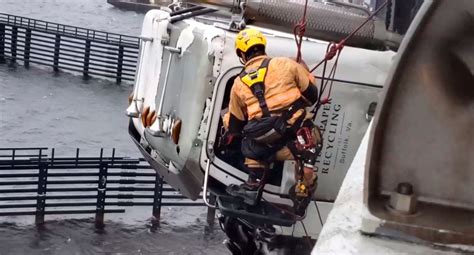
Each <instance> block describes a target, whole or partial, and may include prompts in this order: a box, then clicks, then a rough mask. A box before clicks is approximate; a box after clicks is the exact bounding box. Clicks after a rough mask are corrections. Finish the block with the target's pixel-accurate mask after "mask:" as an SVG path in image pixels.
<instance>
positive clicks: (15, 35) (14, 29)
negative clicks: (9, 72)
mask: <svg viewBox="0 0 474 255" xmlns="http://www.w3.org/2000/svg"><path fill="white" fill-rule="evenodd" d="M17 39H18V27H15V26H12V36H11V45H10V52H11V55H12V58H11V62H10V63H11V64H13V63H15V62H16V48H17V47H16V46H17Z"/></svg>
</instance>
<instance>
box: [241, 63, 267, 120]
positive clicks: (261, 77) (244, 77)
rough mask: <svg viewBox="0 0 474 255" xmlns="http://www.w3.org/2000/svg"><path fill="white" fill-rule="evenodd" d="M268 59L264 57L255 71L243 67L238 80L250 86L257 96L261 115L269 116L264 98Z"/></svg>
mask: <svg viewBox="0 0 474 255" xmlns="http://www.w3.org/2000/svg"><path fill="white" fill-rule="evenodd" d="M270 60H271V58H266V59H264V60H263V62H262V64H261V65H260V67H259V68H258V69H257V70H256V71H253V72H247V71H245V69H244V70H242V72H241V73H240V75H239V77H240V80H241V81H242V82H243V83H244V84H245V85H247V86H248V87H249V88H250V90H251V91H252V94H253V95H254V96H255V97H256V98H257V100H258V105H259V106H260V109H261V110H262V116H263V117H270V116H271V115H270V110H269V109H268V105H267V102H266V100H265V77H266V76H267V71H268V65H269V64H270Z"/></svg>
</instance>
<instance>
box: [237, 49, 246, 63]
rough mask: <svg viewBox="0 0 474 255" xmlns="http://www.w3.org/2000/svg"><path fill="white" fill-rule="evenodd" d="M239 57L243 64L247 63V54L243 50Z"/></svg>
mask: <svg viewBox="0 0 474 255" xmlns="http://www.w3.org/2000/svg"><path fill="white" fill-rule="evenodd" d="M238 57H239V61H240V63H241V64H242V65H245V63H246V62H247V60H246V59H245V55H244V54H243V53H242V52H241V53H240V54H239V56H238Z"/></svg>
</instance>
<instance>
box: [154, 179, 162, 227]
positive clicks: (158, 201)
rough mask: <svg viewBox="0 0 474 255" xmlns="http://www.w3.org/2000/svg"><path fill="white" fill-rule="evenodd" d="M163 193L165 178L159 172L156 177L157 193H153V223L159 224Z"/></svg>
mask: <svg viewBox="0 0 474 255" xmlns="http://www.w3.org/2000/svg"><path fill="white" fill-rule="evenodd" d="M162 194H163V179H162V178H161V176H160V175H159V174H156V177H155V193H154V195H153V217H152V225H153V226H159V225H160V218H161V197H162Z"/></svg>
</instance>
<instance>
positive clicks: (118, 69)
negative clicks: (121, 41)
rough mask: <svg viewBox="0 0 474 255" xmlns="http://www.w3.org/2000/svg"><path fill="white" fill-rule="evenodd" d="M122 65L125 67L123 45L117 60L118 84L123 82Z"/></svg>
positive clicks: (120, 47)
mask: <svg viewBox="0 0 474 255" xmlns="http://www.w3.org/2000/svg"><path fill="white" fill-rule="evenodd" d="M122 65H123V45H120V46H119V52H118V59H117V83H120V82H122Z"/></svg>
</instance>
